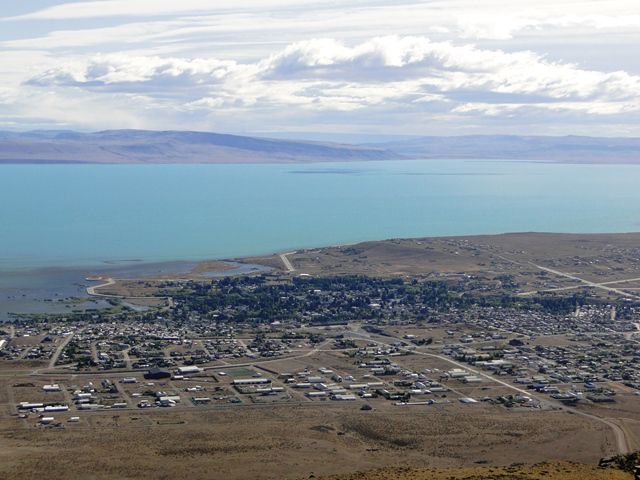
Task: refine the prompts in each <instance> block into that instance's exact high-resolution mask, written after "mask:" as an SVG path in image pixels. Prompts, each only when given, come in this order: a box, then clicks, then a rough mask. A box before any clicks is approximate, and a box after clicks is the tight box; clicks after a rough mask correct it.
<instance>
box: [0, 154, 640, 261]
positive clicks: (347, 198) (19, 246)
mask: <svg viewBox="0 0 640 480" xmlns="http://www.w3.org/2000/svg"><path fill="white" fill-rule="evenodd" d="M637 230H640V166H633V165H572V164H547V163H525V162H510V161H482V160H438V161H436V160H415V161H393V162H366V163H361V162H358V163H331V164H317V163H316V164H304V165H299V164H286V165H285V164H276V165H0V270H4V271H8V270H15V269H23V268H40V267H45V266H65V267H69V266H97V265H104V264H105V263H104V262H124V263H128V262H129V261H131V260H136V261H143V262H162V261H169V260H197V259H203V258H229V257H238V256H247V255H254V254H263V253H270V252H276V251H286V250H291V249H296V248H302V247H315V246H323V245H330V244H337V243H350V242H357V241H361V240H372V239H385V238H392V237H412V236H437V235H464V234H476V233H500V232H514V231H554V232H623V231H637Z"/></svg>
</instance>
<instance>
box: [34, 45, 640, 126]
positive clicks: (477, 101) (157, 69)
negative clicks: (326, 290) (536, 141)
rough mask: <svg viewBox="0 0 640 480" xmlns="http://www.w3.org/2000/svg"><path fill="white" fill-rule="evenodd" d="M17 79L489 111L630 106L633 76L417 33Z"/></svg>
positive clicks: (252, 105) (258, 102)
mask: <svg viewBox="0 0 640 480" xmlns="http://www.w3.org/2000/svg"><path fill="white" fill-rule="evenodd" d="M27 83H28V84H29V85H32V86H38V87H57V88H61V89H65V88H75V89H83V90H85V91H93V92H96V93H100V92H105V94H106V93H108V94H109V95H113V94H122V95H140V96H143V97H144V98H146V99H147V103H149V104H156V106H159V105H162V107H163V108H165V109H167V110H168V111H173V112H198V111H208V110H215V111H223V110H230V111H234V112H241V111H244V112H248V111H252V110H256V109H263V110H268V109H277V108H289V109H294V110H298V111H299V110H317V111H334V112H336V113H338V112H346V111H356V110H360V109H367V108H384V109H387V110H389V111H393V110H394V109H405V110H415V111H420V110H424V109H427V110H428V109H434V110H438V111H440V112H442V111H443V109H445V110H448V111H450V112H451V113H453V114H464V115H469V114H478V115H488V116H496V115H499V114H504V113H510V112H513V111H516V110H522V109H523V108H526V107H535V108H537V109H544V110H546V111H547V112H557V111H562V110H567V111H575V112H578V111H579V112H584V113H587V114H590V115H612V114H620V113H625V112H630V111H635V110H638V109H639V108H640V105H639V99H640V77H638V76H634V75H630V74H628V73H626V72H611V73H608V72H600V71H593V70H584V69H580V68H578V67H577V66H575V65H573V64H567V63H559V62H550V61H548V60H546V59H545V58H544V57H542V56H540V55H538V54H535V53H533V52H527V51H523V52H512V53H508V52H503V51H501V50H490V49H480V48H478V47H475V46H473V45H453V44H451V43H448V42H432V41H430V40H429V39H427V38H424V37H396V36H391V37H378V38H373V39H371V40H369V41H366V42H362V43H360V44H357V45H354V46H347V45H345V44H343V43H341V42H338V41H336V40H334V39H317V40H308V41H304V42H298V43H294V44H291V45H289V46H287V47H286V48H284V49H283V50H282V51H280V52H278V53H275V54H273V55H270V56H268V57H267V58H264V59H262V60H258V61H256V62H248V63H238V62H235V61H230V60H219V59H215V58H192V59H187V58H162V57H158V56H154V57H138V56H129V55H126V54H118V55H115V54H112V55H99V56H95V57H92V58H88V59H83V60H77V61H74V62H69V63H66V64H62V65H60V66H58V67H55V68H53V69H48V70H47V71H45V72H42V73H40V74H38V75H35V76H33V77H32V78H30V79H29V80H28V82H27Z"/></svg>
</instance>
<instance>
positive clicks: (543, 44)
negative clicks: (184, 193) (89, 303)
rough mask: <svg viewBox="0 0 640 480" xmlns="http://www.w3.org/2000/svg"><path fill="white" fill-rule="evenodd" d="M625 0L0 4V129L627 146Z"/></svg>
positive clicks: (636, 40) (634, 26)
mask: <svg viewBox="0 0 640 480" xmlns="http://www.w3.org/2000/svg"><path fill="white" fill-rule="evenodd" d="M639 59H640V1H638V0H597V1H594V0H582V1H577V0H536V1H535V2H533V1H531V0H423V1H418V0H350V1H347V0H233V1H231V0H96V1H63V0H29V1H25V0H2V4H1V8H0V130H32V129H74V130H81V131H95V130H103V129H127V128H140V129H153V130H161V129H174V130H200V131H217V132H226V133H238V134H261V133H269V132H277V133H280V134H284V135H287V134H289V135H292V136H293V135H296V134H304V133H305V132H316V133H318V134H334V133H335V134H340V135H355V134H368V135H372V136H374V137H375V136H383V135H468V134H518V135H522V134H525V135H528V134H537V135H594V136H624V137H629V136H640V60H639Z"/></svg>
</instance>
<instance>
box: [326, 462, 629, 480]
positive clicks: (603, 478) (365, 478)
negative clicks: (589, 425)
mask: <svg viewBox="0 0 640 480" xmlns="http://www.w3.org/2000/svg"><path fill="white" fill-rule="evenodd" d="M320 478H322V479H323V480H583V479H587V478H588V479H590V480H631V479H632V478H633V475H631V474H630V473H625V472H623V471H620V470H612V469H602V468H596V467H592V466H588V465H580V464H576V463H570V462H551V463H540V464H537V465H530V466H525V465H522V464H519V465H517V464H514V465H512V466H509V467H477V468H445V469H441V468H433V469H432V468H384V469H380V470H372V471H370V472H359V473H354V474H348V475H334V476H330V477H320Z"/></svg>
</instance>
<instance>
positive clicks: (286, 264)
mask: <svg viewBox="0 0 640 480" xmlns="http://www.w3.org/2000/svg"><path fill="white" fill-rule="evenodd" d="M294 253H296V252H288V253H281V254H280V260H282V263H283V265H284V268H286V269H287V272H295V271H296V269H295V268H293V265H292V264H291V262H290V261H289V259H288V258H287V255H293V254H294Z"/></svg>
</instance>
